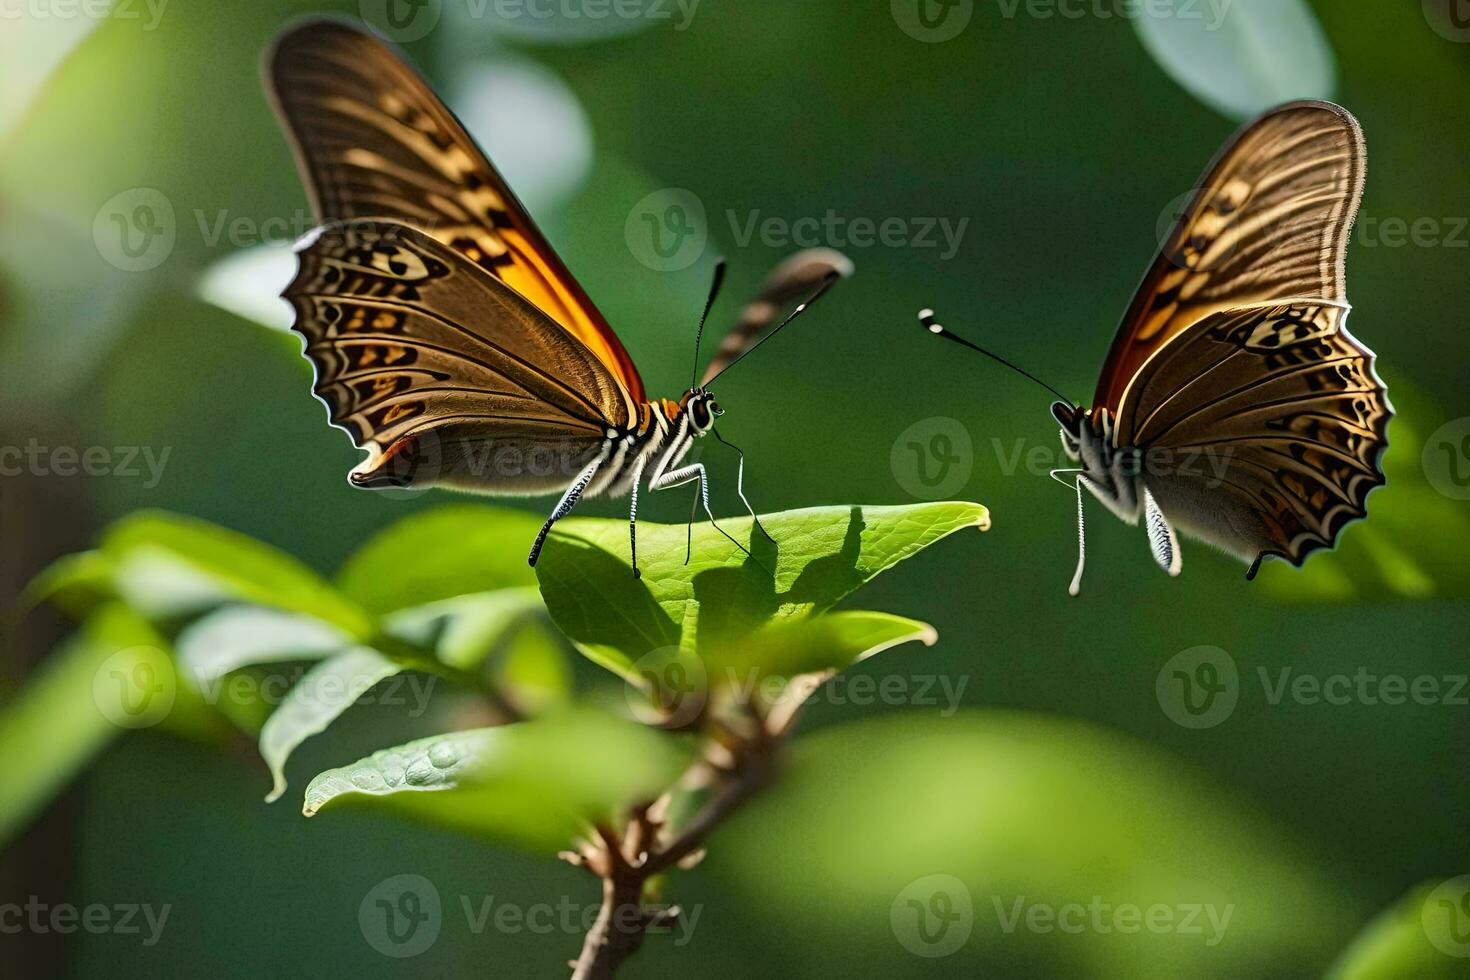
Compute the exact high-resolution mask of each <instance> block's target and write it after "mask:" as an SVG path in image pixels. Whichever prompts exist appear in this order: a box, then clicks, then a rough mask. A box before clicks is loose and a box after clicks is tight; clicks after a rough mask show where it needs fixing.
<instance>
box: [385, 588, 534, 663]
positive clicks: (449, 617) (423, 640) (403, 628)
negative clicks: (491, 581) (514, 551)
mask: <svg viewBox="0 0 1470 980" xmlns="http://www.w3.org/2000/svg"><path fill="white" fill-rule="evenodd" d="M543 609H544V607H543V606H542V603H541V596H540V594H539V593H538V592H537V591H536V590H535V589H534V588H530V587H521V588H511V589H501V590H499V591H498V592H480V593H476V594H474V595H462V596H456V597H455V598H453V599H443V600H440V601H438V602H431V603H429V604H428V605H424V606H415V607H413V608H411V609H401V610H399V611H398V612H395V613H392V614H391V615H389V616H387V617H386V618H385V620H384V623H383V627H384V629H385V630H386V631H387V632H388V633H390V634H392V635H393V636H396V637H399V638H400V639H403V640H406V641H408V642H410V643H413V644H415V645H417V646H419V647H421V648H425V649H430V648H432V649H433V650H434V652H435V654H436V655H437V656H438V657H439V659H440V660H441V661H443V662H444V663H445V664H447V665H449V666H450V667H453V668H455V669H457V670H475V669H477V668H479V666H480V665H481V664H483V663H484V662H485V659H486V658H487V657H489V656H490V655H491V654H492V653H494V652H495V650H496V649H497V648H498V647H499V645H500V644H501V643H502V642H503V641H506V640H508V639H509V638H510V636H511V635H512V634H514V633H515V632H516V631H517V630H518V629H519V628H520V627H521V626H522V625H524V624H525V623H526V621H527V620H530V619H536V618H539V619H542V620H544V619H545V613H544V611H543Z"/></svg>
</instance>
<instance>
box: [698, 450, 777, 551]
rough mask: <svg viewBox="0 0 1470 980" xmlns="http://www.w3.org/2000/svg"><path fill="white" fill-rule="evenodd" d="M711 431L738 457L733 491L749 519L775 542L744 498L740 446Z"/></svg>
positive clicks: (743, 476) (743, 458) (743, 463)
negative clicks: (738, 461)
mask: <svg viewBox="0 0 1470 980" xmlns="http://www.w3.org/2000/svg"><path fill="white" fill-rule="evenodd" d="M712 431H713V432H714V434H715V438H716V439H718V440H720V442H723V443H724V444H725V445H727V446H729V447H730V448H731V449H733V450H735V454H736V455H737V456H739V457H740V464H739V466H737V467H736V470H735V493H736V494H738V495H739V497H740V502H741V503H742V504H744V505H745V509H746V510H748V511H750V519H751V520H752V521H754V522H755V526H756V528H757V529H759V530H760V532H761V534H764V535H765V536H766V540H767V541H769V542H771V544H775V543H776V539H775V538H773V537H771V532H769V531H767V530H766V529H765V526H764V525H763V524H761V519H760V518H759V517H758V516H756V513H755V508H754V507H752V506H750V501H749V500H746V499H745V453H744V452H742V451H741V449H740V447H739V446H737V445H735V444H734V443H733V442H727V441H726V440H725V437H724V436H722V435H720V433H719V430H718V429H715V430H712Z"/></svg>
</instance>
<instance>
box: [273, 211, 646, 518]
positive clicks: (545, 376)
mask: <svg viewBox="0 0 1470 980" xmlns="http://www.w3.org/2000/svg"><path fill="white" fill-rule="evenodd" d="M298 252H299V260H300V270H299V272H298V273H297V276H296V278H295V280H294V281H293V282H292V283H291V285H290V286H289V287H287V290H286V293H285V296H286V298H287V299H288V300H289V301H290V302H291V304H292V306H293V307H294V308H295V310H296V326H295V329H296V330H297V331H298V332H300V333H301V334H302V335H303V336H304V337H305V338H306V346H305V352H306V355H307V356H308V357H309V358H310V359H311V361H312V363H313V364H314V365H315V366H316V369H317V382H316V388H315V391H316V393H317V395H318V396H319V397H321V399H322V400H323V401H324V402H326V404H327V407H328V410H329V412H330V415H331V419H332V422H333V423H334V424H336V425H338V426H340V427H342V428H343V429H345V430H346V431H347V432H348V433H349V434H350V435H351V436H352V437H353V440H354V442H356V444H357V445H358V446H360V447H362V448H366V449H368V450H369V453H370V455H369V459H368V460H367V462H366V463H365V464H364V465H363V466H362V467H360V468H359V469H358V470H357V471H355V474H356V477H357V480H356V482H359V483H365V484H367V485H373V478H374V476H375V475H376V474H377V473H378V471H379V470H381V469H382V468H383V467H384V466H385V465H386V464H387V463H388V462H389V461H393V460H396V461H397V462H398V463H399V464H402V463H403V454H404V453H406V452H411V451H420V452H421V451H422V450H423V439H424V437H425V436H426V435H431V436H432V440H433V446H434V452H435V455H436V465H437V467H438V469H437V471H429V472H419V473H415V472H404V471H402V470H399V471H397V472H395V474H394V479H393V480H392V481H390V482H396V483H419V482H438V483H450V484H454V485H460V484H473V485H474V488H475V489H479V490H482V491H489V492H496V491H501V492H516V493H525V492H531V490H532V489H535V488H541V487H542V485H543V484H544V486H545V487H546V488H555V487H556V485H557V482H558V480H557V477H558V476H560V482H561V483H562V484H564V483H565V477H564V476H561V475H560V474H546V475H545V476H546V479H544V480H543V481H541V482H540V483H536V482H535V481H532V482H533V483H534V487H532V486H531V485H529V484H527V483H526V477H527V474H524V473H502V474H496V473H493V472H483V473H479V474H469V473H465V472H459V471H456V470H455V468H454V465H453V464H454V463H455V462H456V460H457V457H458V456H459V455H461V454H463V453H467V452H473V451H475V448H476V447H477V446H478V447H483V446H485V445H487V444H488V443H489V442H490V441H491V439H492V437H493V440H494V442H495V443H496V444H497V445H500V446H511V447H521V446H531V445H537V446H551V445H557V444H565V446H566V450H567V456H568V458H574V459H577V458H581V457H582V456H584V455H586V453H587V452H588V451H590V449H591V448H593V447H595V446H596V445H598V444H600V443H601V441H602V440H603V438H604V436H605V435H606V433H607V431H608V430H609V429H613V428H616V429H625V428H627V427H628V426H629V425H630V423H631V421H632V420H633V417H634V416H633V415H632V411H633V409H632V407H631V405H630V401H629V396H628V393H627V391H626V389H624V388H623V387H622V385H621V383H620V381H619V380H618V379H617V378H615V377H614V376H613V375H612V374H611V373H610V372H609V371H608V370H607V368H606V367H605V365H603V363H602V362H601V360H600V359H598V358H597V357H596V356H595V355H594V354H592V352H591V351H589V350H587V348H586V347H584V346H583V345H582V344H581V343H580V342H579V341H578V340H577V339H576V338H575V337H572V336H570V335H568V334H567V333H566V332H565V331H563V330H561V329H559V328H558V327H557V326H556V325H555V324H553V323H552V322H551V321H550V320H549V319H548V318H547V317H546V315H545V314H543V313H542V312H541V311H540V310H538V309H537V308H536V307H535V306H533V305H532V304H531V303H529V302H528V301H527V300H526V299H525V298H524V297H522V296H521V295H520V294H519V293H517V292H516V291H515V290H512V289H510V288H509V287H507V286H506V285H505V284H504V283H503V282H502V281H500V280H499V279H497V278H495V277H493V276H490V275H488V274H486V273H485V272H484V270H483V269H481V268H480V267H479V266H478V265H476V264H474V263H472V262H470V261H469V260H468V259H466V258H465V257H464V256H463V255H462V254H461V253H460V252H458V251H456V250H454V249H451V248H449V247H447V246H445V245H444V244H443V243H442V242H439V241H437V240H436V239H433V238H430V237H429V236H427V235H425V234H422V233H420V232H418V231H417V230H415V229H413V228H409V227H407V226H405V225H400V224H397V223H394V222H384V221H358V222H351V223H345V224H344V223H337V224H332V225H328V226H326V227H324V228H322V229H320V230H319V231H318V232H316V233H314V234H313V236H311V237H310V238H308V239H307V240H306V241H305V242H304V243H303V244H302V245H301V246H300V247H299V249H298ZM447 456H454V457H455V459H448V458H446V457H447ZM410 470H412V467H410Z"/></svg>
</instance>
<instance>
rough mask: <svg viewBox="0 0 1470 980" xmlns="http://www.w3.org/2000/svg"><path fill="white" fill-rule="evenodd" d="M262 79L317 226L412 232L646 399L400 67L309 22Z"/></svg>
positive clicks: (495, 187) (566, 277)
mask: <svg viewBox="0 0 1470 980" xmlns="http://www.w3.org/2000/svg"><path fill="white" fill-rule="evenodd" d="M266 82H267V87H268V89H269V90H270V91H271V93H272V96H273V98H274V100H275V103H276V106H277V109H278V112H279V114H280V116H281V118H282V120H283V121H284V122H285V123H286V125H287V128H288V129H289V131H290V133H291V135H292V137H293V140H294V142H295V145H296V151H297V156H298V160H299V162H300V165H301V171H302V176H303V178H304V182H305V184H306V186H307V188H308V193H309V194H310V195H311V199H312V205H313V207H314V209H315V211H316V214H317V217H318V219H319V220H320V221H322V222H323V223H325V222H329V221H345V220H350V219H356V218H384V219H391V220H394V221H399V222H402V223H404V224H407V225H411V226H413V227H415V228H418V229H419V230H421V231H423V232H425V233H427V234H428V235H430V236H432V237H433V238H435V239H437V240H438V241H440V242H443V243H444V244H446V245H448V246H450V247H451V248H453V249H454V250H455V251H457V252H459V253H461V254H462V255H464V256H465V257H467V258H468V259H469V260H470V261H472V262H474V263H476V264H477V265H478V266H479V267H480V268H481V269H483V270H484V271H485V272H486V273H488V274H489V275H491V276H493V277H494V278H496V279H498V280H500V281H501V282H503V283H504V284H505V285H507V286H509V287H510V288H511V289H513V290H515V291H516V292H517V293H519V294H520V295H521V296H522V297H524V298H525V299H526V300H528V301H529V302H530V303H531V304H533V305H534V306H536V307H537V308H539V309H540V310H542V311H543V312H544V313H545V315H546V316H547V317H548V318H549V319H550V320H551V321H552V322H554V323H555V324H557V325H559V326H560V327H561V328H562V329H564V330H566V331H567V332H569V333H570V334H571V335H572V336H574V337H576V338H577V339H578V340H579V341H580V342H581V343H582V344H584V345H585V346H586V347H587V349H588V350H591V351H592V352H593V353H594V354H596V355H597V357H598V358H600V359H601V360H602V362H603V364H604V365H605V366H606V368H607V370H608V371H609V372H611V373H612V374H613V375H614V376H616V377H617V378H618V380H619V381H621V382H622V384H623V387H624V388H626V389H627V390H628V392H629V393H630V395H631V397H632V398H633V399H634V400H635V401H636V402H642V401H643V400H644V398H645V394H644V390H643V383H642V381H641V380H640V378H639V376H638V372H637V370H636V369H635V368H634V366H633V362H632V360H631V358H629V356H628V353H627V351H626V350H624V348H623V345H622V343H621V342H619V340H618V338H617V337H616V336H615V335H614V333H613V331H612V329H611V328H610V327H609V326H608V324H607V321H606V319H604V317H603V316H602V314H601V313H600V312H598V310H597V307H596V306H594V305H593V303H592V301H591V300H590V299H589V298H588V297H587V294H586V293H585V292H584V291H583V290H582V288H581V286H580V285H579V284H578V283H577V281H576V280H575V279H574V278H573V277H572V275H571V274H570V273H569V272H568V271H567V269H566V267H565V266H564V265H563V264H562V262H561V260H560V259H559V258H557V256H556V253H555V252H554V251H553V250H552V249H551V247H550V246H549V245H548V244H547V242H546V239H545V238H544V237H543V236H542V234H541V233H540V231H538V230H537V228H536V226H535V224H534V222H532V220H531V218H530V216H529V215H528V214H527V212H526V210H525V208H524V207H522V206H521V204H520V203H519V202H518V201H517V200H516V198H515V195H514V194H513V193H512V192H511V190H510V188H509V186H507V184H506V182H505V180H504V179H503V178H502V177H501V176H500V174H499V173H498V172H497V171H496V170H495V168H494V167H493V166H492V165H491V164H490V162H489V161H488V160H487V159H486V158H485V155H484V154H483V153H482V152H481V151H480V149H479V148H478V147H477V146H476V145H475V143H474V141H473V140H471V139H470V137H469V135H468V134H467V133H466V132H465V130H464V127H463V126H461V125H460V123H459V121H458V120H457V119H456V118H455V117H454V114H453V113H451V112H450V111H449V110H448V109H447V108H446V107H445V106H444V104H443V103H442V102H440V101H439V99H438V97H437V96H435V95H434V93H433V92H432V91H431V90H430V89H429V87H428V86H427V85H426V84H425V83H424V81H423V79H422V78H421V77H420V76H419V75H418V73H417V72H415V71H414V70H413V69H412V68H411V67H409V65H408V64H406V63H405V62H404V61H403V59H401V58H400V57H398V56H397V55H396V54H395V53H394V52H393V51H392V50H390V49H389V48H388V47H386V46H385V45H384V44H382V43H381V42H380V41H378V40H376V39H375V38H372V37H370V36H368V35H366V34H363V33H362V32H360V31H358V30H355V29H353V28H351V27H349V26H347V25H345V24H341V23H336V22H333V21H313V22H310V23H307V24H304V25H303V26H301V27H298V28H295V29H293V30H291V31H289V32H288V33H286V34H285V35H283V36H282V37H281V38H280V39H279V40H278V41H277V43H276V46H275V48H274V49H273V50H272V52H271V54H270V56H269V59H268V62H267V66H266Z"/></svg>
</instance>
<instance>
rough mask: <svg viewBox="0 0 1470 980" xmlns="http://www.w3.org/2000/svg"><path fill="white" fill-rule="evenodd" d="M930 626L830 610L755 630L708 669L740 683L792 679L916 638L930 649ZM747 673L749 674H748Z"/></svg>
mask: <svg viewBox="0 0 1470 980" xmlns="http://www.w3.org/2000/svg"><path fill="white" fill-rule="evenodd" d="M938 639H939V634H938V633H936V632H934V627H932V626H930V625H929V624H928V623H921V622H918V621H917V620H913V619H905V618H903V617H902V616H893V615H890V614H889V613H879V612H858V611H853V612H834V613H828V614H826V615H825V616H815V617H812V618H809V619H782V620H777V621H776V622H773V623H770V624H768V625H766V626H764V627H762V628H760V629H759V630H756V631H755V632H754V633H752V634H751V635H750V637H749V638H748V639H747V640H746V641H745V642H744V643H740V644H737V645H734V646H731V647H729V648H727V650H726V653H725V655H723V656H718V657H715V658H712V659H711V661H710V662H709V668H710V669H711V670H728V671H729V672H730V673H731V674H732V675H734V676H736V677H738V678H739V679H740V680H747V679H749V680H755V679H758V678H759V677H760V676H764V675H774V676H778V677H794V676H796V675H797V674H809V673H815V672H817V671H823V670H841V669H842V668H844V667H849V666H851V665H852V664H854V663H857V662H858V661H860V660H865V659H867V658H868V657H871V656H875V655H876V654H879V653H882V652H883V651H884V650H890V649H892V648H893V647H896V646H899V645H900V644H904V643H912V642H913V641H915V640H918V641H920V642H922V643H923V644H924V645H925V646H933V645H934V643H935V642H936V641H937V640H938ZM747 671H749V672H750V673H749V674H748V675H747V673H746V672H747Z"/></svg>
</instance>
